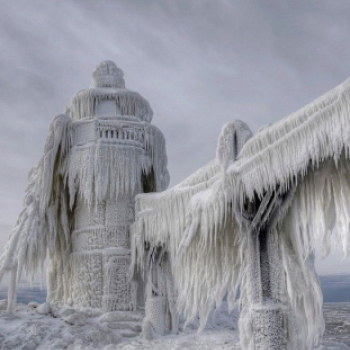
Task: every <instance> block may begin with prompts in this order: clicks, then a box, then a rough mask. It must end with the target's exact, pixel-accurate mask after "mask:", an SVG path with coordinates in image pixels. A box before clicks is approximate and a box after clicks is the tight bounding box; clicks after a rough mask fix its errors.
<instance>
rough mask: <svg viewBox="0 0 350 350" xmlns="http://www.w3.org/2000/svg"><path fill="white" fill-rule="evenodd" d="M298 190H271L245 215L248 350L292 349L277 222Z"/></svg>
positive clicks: (243, 322)
mask: <svg viewBox="0 0 350 350" xmlns="http://www.w3.org/2000/svg"><path fill="white" fill-rule="evenodd" d="M294 193H295V191H294V189H292V190H290V191H289V192H287V193H284V194H281V195H278V194H276V193H267V194H266V195H265V196H264V197H263V198H262V200H259V199H256V200H255V201H254V202H251V203H249V205H248V207H249V210H248V212H247V213H245V215H244V216H245V217H246V219H247V218H248V220H247V222H249V223H248V224H247V234H248V235H249V245H248V261H249V263H248V264H249V265H248V266H249V268H248V271H247V272H248V276H247V285H246V288H247V291H246V294H245V298H244V307H243V309H242V313H241V316H240V317H241V320H240V327H241V339H243V342H242V348H243V349H244V350H287V349H288V325H287V322H288V321H287V312H289V310H288V303H287V297H286V281H285V276H284V274H283V266H282V265H283V262H282V258H281V255H280V254H281V251H280V248H279V232H278V230H277V225H278V223H279V222H280V221H282V220H283V218H284V216H285V214H286V211H287V209H288V205H289V203H290V201H291V199H292V198H293V196H294ZM248 325H249V326H248Z"/></svg>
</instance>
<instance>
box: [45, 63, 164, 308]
mask: <svg viewBox="0 0 350 350" xmlns="http://www.w3.org/2000/svg"><path fill="white" fill-rule="evenodd" d="M68 112H69V114H70V117H71V119H72V122H71V126H70V127H71V131H70V134H71V149H70V151H69V154H68V156H67V157H66V160H65V165H64V170H63V173H64V176H65V181H66V182H67V184H68V188H69V201H70V204H69V205H70V208H71V209H70V210H71V211H72V222H71V254H70V264H71V271H70V275H71V277H70V281H71V282H70V285H68V286H64V288H66V291H65V292H64V293H63V294H64V295H69V296H70V298H68V299H69V300H68V301H69V302H70V303H71V304H72V305H73V306H77V307H95V308H102V309H103V310H105V311H114V310H125V311H127V310H135V309H136V307H137V304H142V299H143V291H142V288H141V287H140V284H138V283H135V282H133V283H130V282H128V272H129V267H130V233H129V227H130V225H131V224H132V223H133V221H134V198H135V196H136V195H137V194H138V193H142V192H156V191H162V190H164V189H166V187H167V186H168V184H169V174H168V171H167V158H166V151H165V141H164V137H163V135H162V133H161V132H160V131H159V129H157V128H156V127H155V126H153V125H152V124H151V120H152V115H153V112H152V109H151V107H150V105H149V103H148V102H147V101H146V100H145V99H144V98H143V97H142V96H140V95H139V94H138V93H136V92H133V91H130V90H128V89H126V88H125V83H124V79H123V72H122V71H121V70H120V69H119V68H118V67H117V66H116V65H115V64H114V63H113V62H111V61H103V62H102V63H101V64H100V65H99V66H98V67H97V68H96V70H95V71H94V73H93V83H92V87H91V88H89V89H86V90H82V91H80V92H78V93H77V94H76V95H75V96H74V97H73V99H72V102H71V104H70V107H69V111H68ZM67 263H69V262H68V261H67ZM56 274H57V268H56V267H54V266H52V267H51V268H50V269H49V283H48V300H49V301H57V299H59V295H58V294H57V286H56V285H55V281H57V279H58V276H57V275H56ZM140 283H141V282H140ZM63 294H62V293H61V294H60V295H63ZM138 295H139V297H138Z"/></svg>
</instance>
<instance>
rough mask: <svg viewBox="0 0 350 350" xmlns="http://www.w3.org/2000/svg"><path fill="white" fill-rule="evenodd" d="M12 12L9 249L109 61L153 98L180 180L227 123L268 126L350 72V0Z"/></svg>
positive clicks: (0, 215) (22, 4)
mask: <svg viewBox="0 0 350 350" xmlns="http://www.w3.org/2000/svg"><path fill="white" fill-rule="evenodd" d="M0 6H1V11H0V47H1V54H0V66H1V69H0V113H1V116H2V117H1V133H2V137H1V139H0V146H1V150H2V152H1V154H0V163H1V165H2V166H1V170H0V179H1V181H0V193H1V195H2V196H1V202H0V208H1V211H0V229H1V232H0V239H2V242H4V241H5V237H6V236H7V232H6V231H7V228H8V227H11V226H12V225H13V224H14V223H15V220H16V217H17V214H18V212H19V211H20V208H21V201H22V199H21V198H22V196H23V191H24V188H25V186H26V174H27V172H28V170H29V169H30V167H32V166H34V165H35V164H36V163H37V161H38V159H39V157H40V155H41V152H42V149H43V146H44V141H45V137H46V133H47V129H48V125H49V123H50V121H51V120H52V118H53V117H54V116H55V115H56V114H58V113H60V112H61V111H63V110H64V107H65V105H66V104H67V103H68V102H69V100H70V98H71V97H72V95H73V94H74V93H76V92H77V91H79V90H80V89H82V88H86V87H88V86H89V84H90V81H91V72H92V71H93V69H94V67H95V66H96V65H97V64H98V63H99V62H100V61H101V60H104V59H111V60H114V61H115V62H116V63H117V65H118V66H120V67H121V68H122V69H123V70H124V73H125V80H126V85H127V87H128V88H130V89H132V90H135V91H138V92H140V93H141V94H142V95H143V96H144V97H145V98H147V99H148V100H149V101H150V103H151V105H152V108H153V110H154V112H155V113H154V114H155V115H154V119H153V122H154V123H155V124H156V125H157V126H158V127H159V128H160V129H161V130H162V131H163V132H164V134H165V137H166V139H167V148H168V156H169V167H170V173H171V177H172V184H176V183H178V182H179V181H181V180H182V179H183V178H184V177H186V176H188V175H189V174H191V173H192V172H193V171H195V170H196V169H198V167H200V166H202V165H204V164H205V163H206V162H207V161H209V160H210V159H211V158H213V157H214V155H215V148H216V139H217V136H218V134H219V132H220V129H221V127H222V125H223V124H224V123H226V122H227V121H230V120H233V119H242V120H245V121H246V122H247V123H248V124H249V125H250V126H251V127H252V129H253V130H254V131H256V130H257V129H258V128H260V127H261V126H263V125H266V124H269V123H272V122H274V121H277V120H278V119H280V118H282V117H284V116H286V115H287V114H289V113H291V112H293V111H295V110H296V109H298V108H299V107H302V106H303V105H304V104H306V103H308V102H310V101H311V100H312V99H314V98H316V97H317V96H319V95H320V94H322V93H324V92H326V91H327V90H329V89H331V88H332V87H333V86H335V85H337V84H339V83H341V82H342V81H343V80H345V79H346V78H347V77H348V76H350V45H349V42H348V41H349V40H348V37H349V33H350V22H349V20H348V19H349V16H350V2H349V1H348V0H337V1H330V0H318V1H305V0H296V1H293V2H291V1H287V0H280V1H278V2H277V1H271V0H268V1H264V2H261V1H257V0H235V1H232V0H218V1H209V0H202V1H200V0H191V1H188V0H178V1H171V0H169V1H163V0H162V1H160V0H149V1H141V0H121V1H114V0H108V1H103V0H99V1H92V0H84V1H83V0H80V1H79V0H72V1H48V0H45V1H44V0H42V1H37V0H31V1H27V0H16V1H11V0H5V1H1V0H0ZM322 269H323V271H326V270H325V269H324V268H322ZM334 269H335V270H336V269H337V267H336V266H335V267H334ZM327 272H329V271H328V270H327Z"/></svg>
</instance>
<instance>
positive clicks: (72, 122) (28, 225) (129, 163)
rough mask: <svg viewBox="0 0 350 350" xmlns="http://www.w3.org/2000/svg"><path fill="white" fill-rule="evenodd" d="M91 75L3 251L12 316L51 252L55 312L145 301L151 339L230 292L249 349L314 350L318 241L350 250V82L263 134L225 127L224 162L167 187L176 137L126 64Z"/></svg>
mask: <svg viewBox="0 0 350 350" xmlns="http://www.w3.org/2000/svg"><path fill="white" fill-rule="evenodd" d="M93 77H94V83H93V86H92V87H91V88H90V89H87V90H83V91H81V92H79V93H78V94H76V95H75V96H74V97H73V99H72V102H71V104H70V106H69V107H68V108H67V113H66V114H62V115H59V116H57V117H56V118H55V119H54V121H53V122H52V124H51V126H50V132H49V136H48V138H47V141H46V144H45V148H44V155H43V157H42V158H41V160H40V162H39V164H38V166H37V167H35V168H34V169H33V170H32V171H31V172H30V174H29V185H28V187H27V190H26V195H25V199H24V205H23V210H22V212H21V213H20V215H19V219H18V222H17V224H16V226H15V228H14V229H13V231H12V232H11V235H10V239H9V242H8V244H7V246H6V248H5V250H4V252H3V254H2V255H1V257H0V280H1V278H2V277H3V275H4V273H5V272H8V271H10V272H11V275H12V276H11V283H10V287H9V298H8V303H7V308H8V310H9V311H11V310H12V309H13V308H14V305H15V303H16V289H17V284H18V280H19V278H20V276H21V274H22V273H23V271H24V272H26V274H27V275H28V276H29V277H33V275H34V273H35V272H36V271H37V270H40V269H41V270H43V265H44V261H45V259H46V257H48V260H49V263H50V264H49V268H48V302H49V303H50V304H51V305H54V304H69V305H73V306H74V307H79V308H82V307H93V308H99V309H103V310H105V311H112V310H122V311H131V310H135V309H136V308H137V307H138V306H142V304H143V302H145V305H144V308H145V318H144V320H143V333H144V336H145V337H146V338H151V337H152V336H153V333H154V332H156V333H159V334H164V333H165V332H174V333H176V332H177V330H178V322H179V317H178V314H179V311H180V312H182V313H183V314H184V315H185V317H186V319H187V322H190V321H191V320H193V319H194V318H195V317H196V316H197V315H198V314H199V317H200V320H201V327H200V329H203V328H204V326H205V323H206V321H207V319H208V316H209V314H210V312H211V311H212V310H213V309H218V308H219V306H220V304H221V302H222V300H223V299H224V297H225V296H227V301H228V303H229V305H230V307H231V308H232V307H233V306H234V305H235V304H237V302H238V303H239V304H240V305H241V314H240V320H239V325H240V338H241V345H242V348H243V349H244V350H248V349H249V350H252V349H264V350H266V349H271V350H277V349H285V350H295V349H300V350H311V349H312V348H313V347H314V345H315V344H317V343H318V342H319V340H320V338H321V337H322V334H323V330H324V322H323V318H322V309H321V308H322V294H321V291H320V287H319V282H318V278H317V275H316V273H315V270H314V261H313V260H314V249H315V246H316V242H318V241H320V242H322V245H323V249H324V254H325V255H327V254H328V253H329V251H330V248H331V243H332V239H334V238H335V239H337V240H338V241H340V242H341V244H342V247H343V250H344V253H345V255H349V253H350V239H349V237H350V235H349V227H350V209H349V208H350V177H349V170H350V169H349V147H350V145H349V137H350V123H349V118H350V81H346V82H345V83H343V84H342V85H340V86H338V87H337V88H335V89H334V90H332V91H331V92H329V93H327V94H326V95H324V96H322V97H321V98H319V99H317V100H316V101H314V102H313V103H311V104H310V105H307V106H306V107H305V108H303V109H301V110H299V111H297V112H296V113H294V114H292V115H291V116H289V117H287V118H286V119H284V120H282V121H280V122H278V123H276V124H274V125H272V126H269V127H266V128H264V129H262V130H261V131H259V132H258V133H257V134H256V135H254V136H253V135H252V132H251V131H250V129H249V127H248V126H247V125H246V124H245V123H244V122H241V121H235V122H232V123H228V124H226V125H225V126H224V128H223V129H222V132H221V134H220V136H219V140H218V146H217V154H216V158H215V159H214V160H212V161H211V162H209V163H208V164H207V165H206V166H204V167H203V168H201V169H199V170H198V171H197V172H196V173H194V174H193V175H191V176H190V177H188V178H187V179H185V180H184V181H183V182H181V183H180V184H178V185H177V186H175V187H173V188H171V189H169V190H167V191H164V190H165V189H166V188H167V186H168V184H169V174H168V171H167V158H166V152H165V141H164V137H163V135H162V133H161V132H160V131H159V130H158V129H157V128H156V127H154V126H153V125H151V124H150V122H151V119H152V110H151V108H150V105H149V103H148V102H147V101H146V100H145V99H143V98H142V97H141V96H140V95H139V94H137V93H135V92H132V91H129V90H127V89H125V83H124V79H123V72H122V71H121V70H120V69H119V68H117V67H116V65H115V64H114V63H113V62H110V61H104V62H102V63H101V64H100V65H99V66H98V67H97V69H96V71H95V72H94V74H93ZM161 191H164V192H161ZM144 192H161V193H152V194H142V193H144ZM135 196H136V206H135V208H136V220H134V218H135V214H134V204H135V203H134V199H135ZM128 273H130V275H131V277H130V276H128ZM141 277H143V280H144V281H145V287H144V285H143V282H142V280H141ZM239 287H240V290H241V294H240V298H239V299H238V300H237V292H238V289H239ZM144 293H145V300H144ZM50 304H48V306H50ZM73 321H74V322H77V323H83V320H82V319H80V318H74V320H71V322H73ZM74 322H73V323H74Z"/></svg>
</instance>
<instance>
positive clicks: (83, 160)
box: [65, 119, 169, 205]
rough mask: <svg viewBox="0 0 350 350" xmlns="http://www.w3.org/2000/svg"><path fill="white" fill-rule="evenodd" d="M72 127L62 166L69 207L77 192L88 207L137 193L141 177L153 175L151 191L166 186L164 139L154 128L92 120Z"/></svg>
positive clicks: (139, 124)
mask: <svg viewBox="0 0 350 350" xmlns="http://www.w3.org/2000/svg"><path fill="white" fill-rule="evenodd" d="M73 126H74V128H73V130H74V137H73V140H74V144H73V147H72V150H71V152H70V154H69V156H68V158H67V161H66V164H65V175H66V180H67V182H68V184H69V189H70V198H71V205H72V203H73V202H72V201H74V198H75V194H76V192H75V191H76V190H77V189H79V192H80V195H82V196H83V198H84V199H85V200H86V201H87V203H89V205H92V204H96V201H97V202H98V201H102V200H104V199H109V198H118V195H119V194H123V193H134V192H136V193H138V192H140V191H141V190H140V189H141V187H142V174H150V173H152V174H153V176H154V186H155V187H154V189H153V190H154V191H161V190H164V189H165V188H166V187H167V186H168V184H169V174H168V171H167V158H166V152H165V139H164V136H163V134H162V133H161V131H160V130H159V129H158V128H157V127H155V126H154V125H151V124H149V123H148V122H140V121H138V122H134V121H125V120H124V121H123V120H103V119H102V120H100V119H93V120H88V121H78V122H73ZM89 139H91V142H88V141H89Z"/></svg>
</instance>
